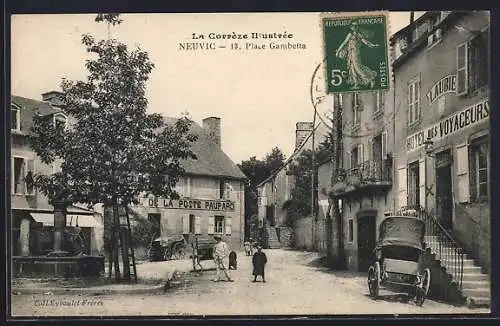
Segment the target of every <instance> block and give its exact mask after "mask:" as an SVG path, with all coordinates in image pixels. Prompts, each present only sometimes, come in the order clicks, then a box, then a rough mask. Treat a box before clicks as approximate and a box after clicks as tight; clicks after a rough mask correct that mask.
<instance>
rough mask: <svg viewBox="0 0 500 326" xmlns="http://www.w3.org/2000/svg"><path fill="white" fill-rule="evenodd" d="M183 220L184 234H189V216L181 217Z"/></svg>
mask: <svg viewBox="0 0 500 326" xmlns="http://www.w3.org/2000/svg"><path fill="white" fill-rule="evenodd" d="M181 218H182V234H189V215H187V214H184V215H181Z"/></svg>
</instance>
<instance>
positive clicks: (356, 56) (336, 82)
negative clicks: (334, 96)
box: [321, 13, 390, 93]
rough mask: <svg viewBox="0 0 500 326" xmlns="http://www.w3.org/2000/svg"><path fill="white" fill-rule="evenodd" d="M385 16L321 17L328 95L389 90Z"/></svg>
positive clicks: (386, 17) (386, 18) (346, 15)
mask: <svg viewBox="0 0 500 326" xmlns="http://www.w3.org/2000/svg"><path fill="white" fill-rule="evenodd" d="M387 25H388V16H387V15H386V14H385V13H357V14H354V15H350V14H345V15H338V14H334V15H328V14H326V15H322V16H321V27H322V32H323V51H324V56H325V58H326V65H325V70H326V71H325V77H326V81H327V92H328V93H344V92H359V91H377V90H387V89H389V84H390V83H389V78H390V67H389V60H388V34H387V30H388V27H387Z"/></svg>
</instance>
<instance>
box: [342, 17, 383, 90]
mask: <svg viewBox="0 0 500 326" xmlns="http://www.w3.org/2000/svg"><path fill="white" fill-rule="evenodd" d="M367 34H368V32H367V31H364V30H361V29H359V28H358V24H357V23H356V22H355V21H354V22H352V23H351V28H350V31H349V33H347V35H346V37H345V39H344V41H343V42H342V43H341V44H340V46H339V47H338V48H337V51H336V52H335V56H337V57H338V58H341V59H346V60H347V69H348V74H349V75H348V76H349V77H348V78H347V82H348V83H349V84H351V85H353V87H352V89H358V88H359V87H360V86H361V85H370V87H373V85H374V83H375V78H376V77H377V72H376V71H374V70H372V69H370V68H369V67H367V66H365V65H363V63H362V62H361V55H360V52H361V45H362V44H365V45H366V46H368V47H371V48H374V47H377V46H379V45H378V44H374V43H372V42H370V41H368V39H367V37H366V36H367Z"/></svg>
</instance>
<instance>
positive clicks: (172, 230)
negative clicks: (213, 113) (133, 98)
mask: <svg viewBox="0 0 500 326" xmlns="http://www.w3.org/2000/svg"><path fill="white" fill-rule="evenodd" d="M175 121H176V119H175V118H166V123H167V124H174V123H175ZM191 132H192V133H194V134H197V135H198V140H197V141H196V142H194V143H193V145H192V150H193V152H194V153H195V154H196V156H197V159H188V160H183V161H182V162H181V165H182V166H183V168H184V170H185V175H183V176H182V177H181V178H180V180H179V182H178V183H177V185H176V190H177V193H178V194H179V195H180V199H179V200H171V199H168V198H155V197H154V196H148V197H143V198H141V200H140V204H139V205H135V206H133V207H132V208H133V210H134V211H135V212H136V213H138V214H139V215H140V216H142V217H145V218H148V219H153V220H155V221H157V224H158V225H159V226H160V228H159V229H158V230H156V231H155V232H153V233H154V234H152V235H151V236H152V237H156V236H171V235H184V236H185V237H186V238H187V237H188V236H189V235H194V234H196V235H200V236H201V237H205V238H206V237H212V236H213V235H216V234H217V235H222V236H223V238H224V239H225V241H226V242H227V243H228V244H229V246H230V247H231V248H234V249H238V248H240V246H241V245H242V243H243V240H244V222H245V221H244V213H245V209H244V208H245V206H244V205H245V196H244V185H245V181H246V176H245V175H244V174H243V172H242V171H241V170H240V169H239V168H238V166H237V165H236V164H235V163H234V162H233V161H231V159H230V158H229V157H228V156H227V155H226V154H225V153H224V151H222V148H221V139H222V137H221V121H220V119H219V118H217V117H209V118H206V119H204V120H203V126H200V125H198V124H197V123H195V122H193V124H192V126H191Z"/></svg>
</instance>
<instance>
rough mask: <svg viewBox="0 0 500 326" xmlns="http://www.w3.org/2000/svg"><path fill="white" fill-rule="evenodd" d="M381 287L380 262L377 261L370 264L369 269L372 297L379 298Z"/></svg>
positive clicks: (369, 286)
mask: <svg viewBox="0 0 500 326" xmlns="http://www.w3.org/2000/svg"><path fill="white" fill-rule="evenodd" d="M379 288H380V264H379V262H378V261H377V262H375V265H374V266H370V268H369V269H368V289H369V290H370V296H371V297H372V299H374V300H377V297H378V292H379Z"/></svg>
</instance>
